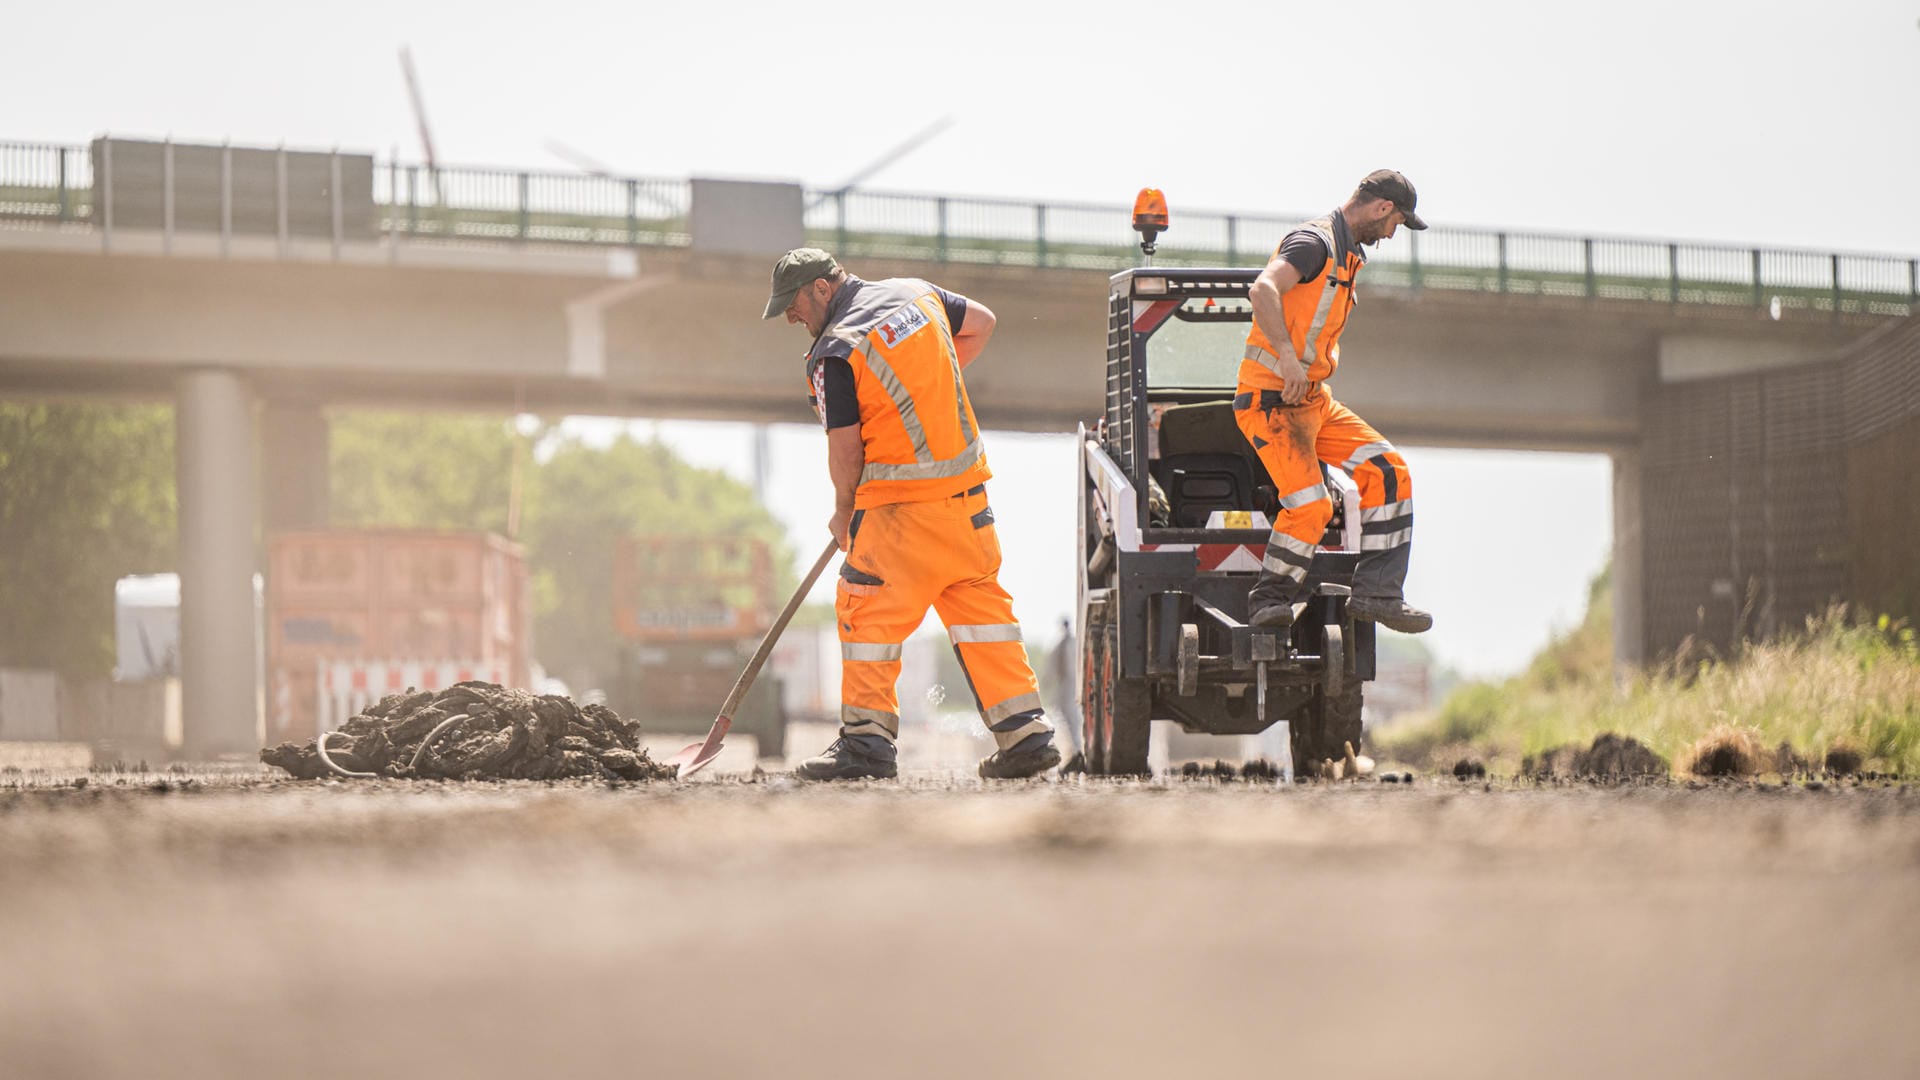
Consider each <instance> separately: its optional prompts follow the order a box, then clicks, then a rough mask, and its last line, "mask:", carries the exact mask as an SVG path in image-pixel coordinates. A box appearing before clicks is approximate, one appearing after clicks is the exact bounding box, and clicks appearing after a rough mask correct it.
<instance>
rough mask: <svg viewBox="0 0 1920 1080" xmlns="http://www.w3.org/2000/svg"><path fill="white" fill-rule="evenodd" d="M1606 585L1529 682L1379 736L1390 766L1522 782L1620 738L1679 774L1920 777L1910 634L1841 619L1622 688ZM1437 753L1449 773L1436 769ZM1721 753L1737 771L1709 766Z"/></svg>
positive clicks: (1466, 691)
mask: <svg viewBox="0 0 1920 1080" xmlns="http://www.w3.org/2000/svg"><path fill="white" fill-rule="evenodd" d="M1604 584H1605V579H1604V577H1603V578H1602V579H1601V580H1600V581H1597V582H1596V583H1595V585H1596V588H1595V595H1594V601H1593V603H1592V604H1591V605H1590V607H1589V611H1588V614H1587V618H1586V620H1585V621H1584V622H1583V623H1582V625H1581V626H1580V627H1578V628H1576V629H1574V630H1573V631H1570V632H1569V633H1567V634H1565V635H1563V636H1561V637H1560V638H1558V639H1556V640H1555V641H1554V642H1553V643H1552V644H1550V645H1549V646H1548V647H1547V649H1546V650H1545V651H1544V652H1543V653H1542V654H1541V656H1540V657H1539V658H1537V659H1536V660H1535V661H1534V663H1533V664H1532V666H1531V667H1530V668H1529V670H1528V671H1527V672H1525V673H1523V674H1521V675H1518V676H1515V677H1514V678H1512V679H1508V680H1507V681H1505V682H1503V683H1498V684H1492V683H1470V684H1467V685H1465V686H1462V687H1461V688H1460V689H1458V690H1456V691H1455V692H1454V694H1453V695H1452V696H1451V697H1449V698H1448V699H1447V701H1446V702H1445V704H1444V705H1443V706H1442V707H1441V709H1440V710H1439V712H1438V713H1437V714H1436V715H1435V717H1434V718H1433V719H1432V720H1430V721H1428V722H1426V723H1424V724H1419V725H1416V726H1413V727H1410V728H1403V729H1399V730H1390V731H1388V732H1385V733H1382V736H1381V737H1380V738H1379V739H1378V741H1377V744H1376V745H1377V747H1378V749H1379V750H1380V752H1381V754H1382V756H1383V758H1384V759H1392V760H1399V761H1406V762H1409V763H1412V764H1418V765H1425V766H1427V767H1429V768H1433V767H1437V766H1440V765H1445V764H1448V763H1451V762H1452V760H1453V759H1454V758H1455V757H1459V756H1461V747H1462V746H1463V745H1464V746H1466V747H1468V748H1470V751H1471V753H1472V754H1473V756H1476V757H1478V758H1480V759H1482V760H1484V761H1487V762H1488V763H1489V764H1490V765H1491V766H1493V767H1494V768H1495V769H1496V770H1498V771H1504V772H1514V771H1516V770H1517V769H1518V767H1519V764H1520V762H1521V761H1522V760H1524V759H1525V758H1527V757H1529V756H1534V757H1537V756H1539V755H1543V754H1545V753H1547V752H1549V751H1552V750H1554V749H1556V748H1559V747H1564V746H1569V745H1573V746H1585V745H1587V744H1589V743H1591V741H1592V740H1593V739H1594V738H1595V737H1596V736H1599V735H1601V734H1605V733H1608V732H1612V733H1615V734H1618V735H1622V736H1628V737H1631V738H1634V739H1637V740H1639V741H1640V742H1642V743H1644V744H1645V745H1647V746H1648V747H1650V748H1651V749H1652V750H1653V751H1654V752H1655V753H1658V754H1659V755H1660V756H1662V757H1664V758H1666V759H1667V760H1669V761H1673V762H1675V763H1677V764H1679V765H1680V766H1681V769H1682V770H1683V771H1684V770H1686V769H1689V768H1694V767H1698V768H1717V767H1719V766H1721V765H1728V766H1730V767H1735V768H1739V769H1743V770H1744V769H1748V768H1749V766H1750V767H1751V771H1743V772H1739V773H1737V774H1735V775H1755V774H1760V773H1771V772H1776V771H1780V768H1781V766H1780V764H1779V762H1780V760H1781V754H1780V753H1779V752H1778V751H1775V750H1770V749H1767V748H1768V747H1778V746H1780V745H1781V744H1783V743H1784V744H1787V749H1788V750H1790V751H1791V752H1792V756H1794V757H1798V758H1800V759H1803V760H1804V761H1806V762H1809V763H1813V764H1814V766H1815V767H1816V768H1817V767H1819V766H1820V765H1822V764H1825V763H1826V762H1827V761H1828V757H1829V755H1830V754H1833V755H1834V757H1833V761H1834V764H1835V765H1841V766H1849V765H1850V768H1842V769H1839V770H1837V771H1842V772H1848V771H1858V770H1862V769H1864V770H1867V771H1874V772H1888V773H1900V774H1905V775H1911V774H1915V773H1920V645H1917V644H1916V642H1915V635H1914V630H1913V628H1912V627H1910V626H1907V625H1906V624H1905V623H1904V622H1900V621H1895V620H1889V619H1887V618H1885V617H1884V616H1882V617H1879V618H1866V617H1861V616H1856V615H1853V614H1852V613H1850V612H1848V611H1847V610H1846V609H1845V608H1841V607H1835V608H1833V609H1831V610H1829V611H1828V612H1826V613H1825V614H1824V615H1822V616H1821V617H1819V618H1815V619H1810V620H1808V622H1807V624H1806V625H1805V627H1803V628H1802V629H1801V631H1800V632H1799V633H1797V634H1793V635H1791V636H1786V637H1782V638H1781V639H1779V640H1776V641H1770V642H1758V643H1752V644H1749V645H1747V646H1746V647H1745V648H1744V649H1743V650H1742V652H1741V653H1740V654H1739V655H1738V656H1736V657H1733V658H1731V659H1722V660H1708V661H1702V662H1699V663H1694V664H1689V665H1685V666H1679V665H1676V666H1670V667H1667V668H1664V669H1657V670H1652V671H1644V672H1640V673H1638V674H1635V675H1633V676H1632V677H1630V678H1628V679H1626V680H1625V681H1620V680H1617V679H1616V678H1615V676H1614V673H1613V671H1612V670H1611V645H1610V642H1609V640H1608V636H1607V628H1608V626H1609V625H1610V623H1611V615H1610V612H1608V611H1607V606H1606V604H1605V589H1604ZM1603 646H1604V648H1603ZM1736 732H1737V733H1738V734H1737V737H1736V736H1735V735H1734V734H1731V733H1736ZM1442 748H1445V750H1446V753H1447V755H1449V756H1447V757H1446V758H1445V760H1444V761H1442V760H1440V759H1439V758H1437V757H1432V756H1431V755H1432V754H1433V753H1434V752H1436V751H1438V750H1440V749H1442ZM1715 749H1718V750H1721V751H1725V752H1726V753H1730V754H1731V755H1732V759H1731V760H1726V761H1723V760H1722V757H1724V756H1725V755H1724V754H1723V755H1722V756H1721V757H1714V756H1713V755H1711V754H1706V753H1703V751H1711V750H1715ZM1836 751H1838V753H1835V752H1836ZM1709 758H1711V759H1712V760H1709ZM1786 767H1787V768H1788V769H1789V770H1791V769H1792V766H1791V765H1788V766H1786ZM1716 775H1722V774H1716Z"/></svg>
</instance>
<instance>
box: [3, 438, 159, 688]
mask: <svg viewBox="0 0 1920 1080" xmlns="http://www.w3.org/2000/svg"><path fill="white" fill-rule="evenodd" d="M173 442H174V429H173V411H172V410H171V409H169V408H167V407H166V406H164V405H117V404H116V405H101V404H37V403H0V610H4V611H5V612H6V617H5V618H4V619H0V663H4V664H6V665H8V666H17V667H36V668H52V669H55V670H58V671H61V672H63V673H66V674H70V675H76V676H82V677H101V676H106V675H108V674H110V673H111V672H112V670H113V661H114V648H113V583H114V581H115V580H116V579H118V578H120V577H122V576H124V575H127V574H151V573H159V572H164V571H167V570H171V569H173V567H174V553H175V550H176V547H177V543H178V534H177V528H176V524H175V522H176V520H177V519H176V508H177V504H176V502H175V495H174V472H173V470H174V462H173Z"/></svg>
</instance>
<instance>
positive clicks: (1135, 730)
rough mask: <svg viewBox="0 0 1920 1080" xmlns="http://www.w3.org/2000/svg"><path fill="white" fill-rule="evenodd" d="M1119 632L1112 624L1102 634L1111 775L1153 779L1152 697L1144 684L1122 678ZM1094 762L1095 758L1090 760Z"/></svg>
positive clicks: (1104, 718) (1104, 719)
mask: <svg viewBox="0 0 1920 1080" xmlns="http://www.w3.org/2000/svg"><path fill="white" fill-rule="evenodd" d="M1118 634H1119V631H1118V629H1117V628H1116V627H1114V626H1112V625H1108V626H1107V627H1106V628H1105V629H1104V632H1103V633H1102V635H1101V636H1102V645H1101V650H1100V652H1101V661H1100V663H1101V670H1102V678H1101V686H1102V687H1104V688H1105V697H1104V699H1103V701H1102V703H1101V704H1102V706H1103V708H1102V710H1101V711H1102V713H1103V714H1104V715H1103V716H1102V717H1101V720H1102V727H1103V728H1104V732H1103V734H1104V735H1105V740H1104V741H1105V745H1104V746H1103V747H1102V749H1103V750H1104V752H1105V755H1104V756H1105V760H1106V768H1105V770H1104V771H1105V773H1106V774H1107V775H1109V776H1149V775H1151V770H1149V769H1148V768H1147V742H1148V739H1147V736H1148V733H1149V732H1150V731H1151V729H1152V725H1151V724H1150V723H1149V722H1148V721H1149V709H1150V708H1151V704H1152V702H1151V697H1150V694H1149V692H1148V689H1147V687H1146V685H1145V684H1144V683H1141V682H1138V681H1129V680H1126V679H1123V678H1121V677H1120V656H1119V653H1120V645H1119V637H1118ZM1089 760H1091V759H1089Z"/></svg>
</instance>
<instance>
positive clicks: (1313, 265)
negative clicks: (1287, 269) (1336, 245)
mask: <svg viewBox="0 0 1920 1080" xmlns="http://www.w3.org/2000/svg"><path fill="white" fill-rule="evenodd" d="M1280 257H1281V258H1283V259H1285V260H1287V262H1289V263H1291V264H1292V265H1293V268H1294V269H1295V270H1298V271H1300V281H1301V282H1302V283H1303V284H1304V283H1305V282H1309V281H1312V280H1313V279H1314V278H1317V277H1319V276H1320V271H1322V270H1325V269H1326V268H1327V242H1326V241H1325V240H1322V239H1320V234H1319V233H1316V232H1314V231H1313V230H1312V229H1295V230H1293V231H1292V232H1290V233H1288V234H1287V235H1286V237H1285V238H1284V239H1282V240H1281V241H1280Z"/></svg>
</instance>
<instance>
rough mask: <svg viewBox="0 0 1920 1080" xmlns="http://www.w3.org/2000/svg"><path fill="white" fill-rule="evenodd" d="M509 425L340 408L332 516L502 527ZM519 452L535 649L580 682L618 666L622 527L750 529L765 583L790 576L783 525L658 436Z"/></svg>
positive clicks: (553, 439)
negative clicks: (772, 571)
mask: <svg viewBox="0 0 1920 1080" xmlns="http://www.w3.org/2000/svg"><path fill="white" fill-rule="evenodd" d="M514 441H515V435H514V434H513V430H512V428H511V426H510V424H509V422H508V421H507V420H506V419H505V418H500V417H488V416H468V415H431V414H429V415H420V414H402V413H339V414H336V415H335V417H334V420H333V429H332V440H331V443H332V455H331V456H332V469H333V472H332V485H331V487H332V502H333V523H334V524H335V525H336V526H340V527H380V526H386V527H397V528H445V529H486V530H490V531H493V532H500V533H504V532H505V531H506V524H507V514H508V502H509V499H510V495H509V492H510V488H511V483H512V471H513V462H514V455H515V447H514ZM526 443H527V444H529V445H527V446H523V447H522V449H521V458H520V461H521V467H522V470H523V474H522V493H521V515H520V535H519V537H518V539H519V540H520V541H521V542H522V543H523V544H525V545H526V548H527V566H528V571H529V575H530V578H531V592H532V608H533V623H534V629H533V654H534V656H535V657H536V658H537V659H539V660H540V661H541V662H542V663H543V664H545V665H547V667H548V668H549V670H552V671H554V672H555V673H556V674H560V675H561V676H562V677H563V678H565V679H567V680H568V681H569V682H571V683H573V684H574V685H575V686H577V687H579V688H582V689H584V688H585V687H587V686H592V685H605V684H606V681H607V680H610V679H611V678H612V677H613V676H614V673H615V671H616V669H617V657H618V650H619V647H620V641H619V638H618V636H617V635H616V633H615V632H614V626H613V563H614V551H615V547H616V544H617V543H618V540H619V538H620V537H621V536H623V535H635V536H665V537H687V538H697V537H701V536H751V537H758V538H760V539H763V540H766V541H768V542H769V543H770V544H772V545H773V546H774V565H775V566H776V567H777V568H778V573H779V576H778V579H777V581H776V583H775V584H776V590H778V589H781V588H791V587H792V585H793V583H794V581H795V576H794V573H793V571H792V569H791V565H790V564H791V561H792V557H791V552H790V551H789V549H788V548H787V547H786V544H785V531H784V530H783V529H782V528H781V526H780V524H779V523H778V522H777V521H776V520H774V518H773V517H772V515H770V514H769V513H768V512H767V510H766V508H765V507H763V506H761V505H760V503H759V502H758V501H756V500H755V499H754V497H753V494H752V492H751V491H750V490H748V488H747V487H746V486H745V485H743V484H741V483H740V482H738V481H736V480H734V479H732V478H731V477H729V476H727V475H726V474H725V473H723V472H720V471H718V470H713V469H699V468H695V467H694V466H692V465H689V464H688V463H686V462H685V461H683V460H681V459H680V457H679V456H678V455H676V454H675V453H674V452H673V450H672V449H671V448H670V447H668V446H666V445H664V444H662V443H660V442H658V441H649V442H637V441H635V440H632V439H628V438H622V439H619V440H617V441H615V442H614V443H612V444H611V445H609V446H605V447H596V446H590V445H587V444H586V443H583V442H580V441H579V440H577V439H572V438H568V437H566V436H563V435H561V434H560V433H559V432H558V431H557V430H555V429H553V428H544V429H542V430H541V431H539V432H536V433H535V434H534V435H532V436H531V437H529V438H527V440H526Z"/></svg>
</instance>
